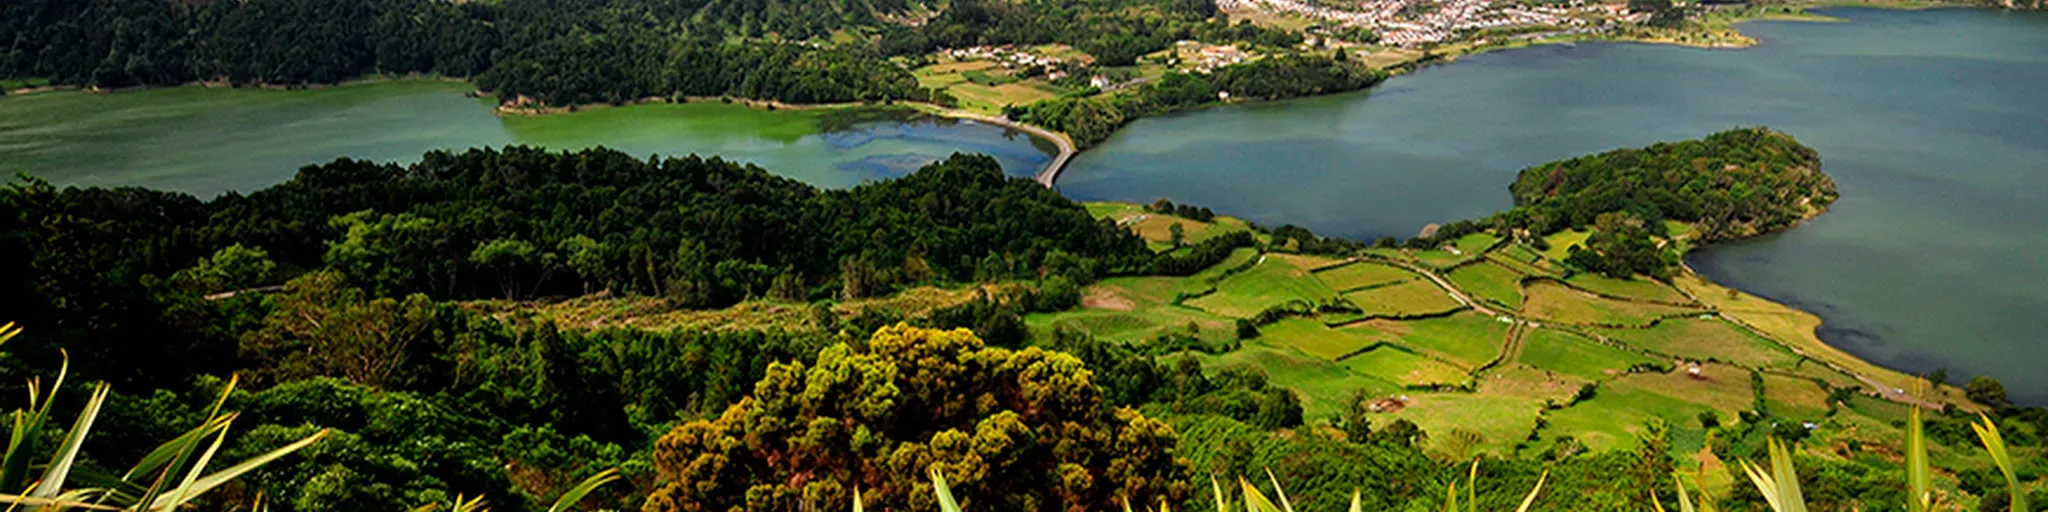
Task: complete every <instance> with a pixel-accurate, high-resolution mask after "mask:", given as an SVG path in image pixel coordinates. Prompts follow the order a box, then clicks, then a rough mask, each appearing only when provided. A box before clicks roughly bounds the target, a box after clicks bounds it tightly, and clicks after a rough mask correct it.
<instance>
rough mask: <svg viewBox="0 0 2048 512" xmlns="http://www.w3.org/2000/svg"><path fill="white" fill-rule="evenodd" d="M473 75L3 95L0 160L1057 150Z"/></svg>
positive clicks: (767, 161)
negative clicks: (476, 80) (582, 99)
mask: <svg viewBox="0 0 2048 512" xmlns="http://www.w3.org/2000/svg"><path fill="white" fill-rule="evenodd" d="M468 89H469V86H467V85H464V84H454V83H440V82H420V81H413V82H391V83H378V84H365V85H353V86H348V87H338V88H331V89H318V90H305V91H262V90H222V89H200V88H173V89H159V90H149V91H137V92H124V93H119V94H103V95H91V94H81V93H70V92H64V93H49V94H36V95H27V96H20V97H5V98H0V172H4V173H6V174H7V175H10V176H11V175H12V174H13V173H14V172H17V171H26V172H28V173H30V174H33V175H37V176H41V177H44V178H47V179H50V180H51V181H53V182H56V183H59V184H65V185H81V186H91V185H140V186H147V187H156V188H166V189H172V190H182V191H186V192H192V193H195V194H199V195H203V196H210V195H213V194H217V193H220V192H224V191H229V190H239V191H244V192H247V191H251V190H255V189H259V188H263V187H266V186H270V185H273V184H276V183H278V182H282V181H284V180H286V179H290V178H291V176H292V174H293V173H294V172H296V171H297V169H298V168H299V167H301V166H304V165H307V164H315V163H324V162H327V161H330V160H333V159H335V158H338V157H343V156H348V157H355V158H363V159H370V160H378V161H390V162H407V161H412V160H416V159H418V158H419V156H420V155H421V154H422V153H425V152H427V151H430V150H434V149H447V148H468V147H474V146H501V145H505V144H531V145H539V146H545V147H549V148H558V149H572V148H584V147H590V146H596V145H605V146H610V147H614V148H618V149H619V150H621V151H625V152H627V153H630V154H633V155H635V156H649V155H656V154H659V155H682V154H689V153H698V154H705V155H712V154H716V155H719V156H722V157H724V158H727V159H732V160H739V161H745V162H752V163H755V164H758V165H761V166H762V167H765V168H767V169H769V170H770V171H773V172H776V173H778V174H782V175H785V176H790V177H793V178H797V179H801V180H804V181H807V182H810V183H814V184H818V185H821V186H828V187H845V186H851V185H855V184H859V183H860V182H862V181H866V180H871V179H876V178H884V177H891V176H900V175H903V174H907V173H909V172H910V171H912V170H915V169H916V168H918V167H921V166H923V165H924V164H926V163H930V162H931V161H934V160H937V159H939V158H943V157H945V156H946V155H949V154H952V153H953V152H956V151H961V152H973V153H987V154H991V155H995V156H996V157H997V158H998V159H999V160H1001V161H1002V163H1003V167H1004V169H1005V170H1007V171H1009V172H1010V173H1012V174H1017V175H1030V174H1032V173H1034V172H1036V171H1037V170H1038V168H1039V167H1042V166H1044V164H1045V162H1047V161H1049V160H1050V159H1051V157H1050V156H1048V154H1047V152H1048V151H1049V150H1048V149H1044V148H1040V147H1038V145H1036V144H1035V143H1034V141H1032V140H1031V139H1030V138H1029V137H1028V136H1026V135H1024V134H1022V133H1019V132H1014V131H1010V130H1007V129H1004V128H1001V127H996V126H989V125H983V124H976V123H963V122H954V121H950V120H940V119H930V118H926V119H920V120H912V121H880V122H865V123H858V124H854V125H852V126H846V127H836V128H833V129H832V130H830V131H825V130H821V128H820V122H819V118H820V116H821V115H824V114H820V113H815V112H768V111H762V110H755V109H749V108H745V107H738V106H733V105H725V104H710V103H706V104H688V105H639V106H631V107H622V108H603V109H593V110H587V111H584V112H578V113H574V114H563V115H553V116H540V117H516V116H515V117H504V118H501V117H499V116H497V115H495V114H493V113H492V111H491V107H492V105H491V103H490V101H491V100H488V99H475V98H466V97H464V96H463V92H464V91H467V90H468Z"/></svg>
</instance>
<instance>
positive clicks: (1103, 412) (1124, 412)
mask: <svg viewBox="0 0 2048 512" xmlns="http://www.w3.org/2000/svg"><path fill="white" fill-rule="evenodd" d="M1174 441H1175V439H1174V434H1173V429H1172V428H1171V427H1168V426H1167V425H1166V424H1164V423H1160V422H1158V421H1155V420H1151V419H1147V418H1146V417H1145V416H1144V415H1142V414H1139V413H1138V412H1136V411H1134V410H1131V409H1128V408H1114V407H1111V406H1109V404H1108V403H1107V402H1106V401H1105V400H1104V398H1103V396H1102V393H1101V392H1100V391H1099V390H1098V389H1097V388H1096V386H1095V384H1094V382H1093V380H1092V378H1091V373H1090V372H1089V371H1087V370H1086V369H1085V368H1084V367H1083V366H1082V364H1081V362H1080V361H1079V360H1077V359H1075V358H1074V357H1073V356H1069V355H1066V354H1062V353H1058V352H1048V351H1044V350H1040V349H1035V348H1033V349H1025V350H1022V351H1010V350H1006V349H1000V348H987V347H984V346H982V343H981V340H980V339H978V338H976V337H975V336H974V335H973V334H972V333H969V332H967V331H960V330H956V331H935V330H928V329H920V328H911V327H892V328H886V329H883V330H881V331H880V332H877V333H875V336H874V338H873V339H871V340H869V341H868V342H867V343H866V346H864V347H856V346H851V345H836V346H833V347H828V348H826V349H825V350H824V351H823V352H822V353H820V354H819V356H818V359H817V363H816V364H814V365H804V364H787V365H775V366H773V367H771V368H769V370H768V374H767V376H766V377H764V378H763V379H762V380H761V382H760V383H758V384H756V385H755V387H754V394H753V396H750V397H747V398H745V399H742V400H741V401H740V402H739V403H738V404H735V405H734V406H733V407H732V408H731V409H727V410H726V412H725V414H724V415H722V416H720V417H719V418H718V419H716V420H710V421H696V422H691V423H687V424H684V425H683V426H681V427H678V428H676V429H675V431H673V432H671V433H669V434H668V435H666V436H663V437H662V438H661V441H660V442H659V443H657V444H656V446H655V456H654V460H655V464H656V465H657V467H659V468H660V469H661V472H662V476H663V477H664V479H665V480H667V481H668V482H669V483H668V484H667V485H665V486H663V487H662V488H661V489H660V490H657V491H656V492H655V493H654V494H653V495H652V496H651V498H650V499H649V500H648V503H647V506H646V507H644V510H650V511H670V510H676V511H702V510H731V509H734V508H744V509H748V510H784V509H795V508H802V507H803V506H804V505H817V504H834V503H848V502H850V501H851V499H852V488H853V487H859V488H860V489H861V490H862V494H863V496H864V497H865V498H867V499H868V500H869V501H870V502H872V503H880V504H887V505H885V506H883V507H882V508H892V509H894V508H898V507H902V508H906V509H909V510H936V509H937V503H936V502H935V501H934V499H933V497H932V495H931V493H929V492H928V491H927V490H926V489H927V488H928V487H927V485H928V484H927V482H928V480H927V479H926V477H925V473H926V471H928V470H938V471H941V472H944V473H945V474H946V476H947V479H948V480H949V481H950V482H953V484H954V489H955V490H956V491H958V492H959V494H960V495H961V496H966V497H969V498H967V499H968V500H969V502H968V503H963V505H966V506H974V505H975V504H978V505H979V507H980V508H986V509H1000V510H1062V511H1082V510H1103V509H1107V508H1110V507H1112V506H1115V504H1117V503H1119V501H1118V500H1119V499H1131V500H1135V501H1137V502H1139V503H1152V502H1156V501H1157V500H1159V499H1162V498H1164V499H1169V500H1178V499H1180V498H1181V497H1183V496H1185V495H1187V493H1188V490H1189V486H1188V483H1187V477H1186V474H1185V469H1184V466H1183V464H1184V463H1183V461H1181V460H1179V459H1178V458H1177V457H1176V455H1175V446H1174Z"/></svg>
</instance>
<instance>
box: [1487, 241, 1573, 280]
mask: <svg viewBox="0 0 2048 512" xmlns="http://www.w3.org/2000/svg"><path fill="white" fill-rule="evenodd" d="M1486 258H1487V259H1488V260H1492V261H1493V262H1495V263H1499V264H1501V265H1504V266H1506V267H1508V268H1511V269H1514V270H1515V271H1516V272H1521V273H1523V274H1528V275H1532V276H1551V277H1557V276H1558V275H1560V272H1559V268H1558V266H1557V264H1556V263H1555V262H1552V261H1550V260H1546V259H1543V255H1542V254H1539V253H1537V252H1536V250H1535V249H1531V248H1529V246H1526V245H1522V244H1513V245H1509V246H1507V247H1503V248H1501V249H1500V250H1496V251H1493V252H1490V253H1487V254H1486Z"/></svg>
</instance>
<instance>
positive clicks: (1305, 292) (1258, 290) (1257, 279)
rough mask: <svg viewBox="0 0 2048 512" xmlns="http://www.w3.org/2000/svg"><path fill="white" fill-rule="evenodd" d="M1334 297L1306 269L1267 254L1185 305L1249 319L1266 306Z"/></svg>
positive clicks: (1324, 300) (1325, 299) (1328, 299)
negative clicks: (1206, 293)
mask: <svg viewBox="0 0 2048 512" xmlns="http://www.w3.org/2000/svg"><path fill="white" fill-rule="evenodd" d="M1336 296H1337V294H1336V292H1333V291H1331V290H1330V288H1329V287H1327V286H1323V282H1322V281H1319V280H1317V279H1316V278H1315V276H1313V275H1310V274H1309V273H1308V271H1307V270H1303V269H1301V268H1298V267H1295V266H1294V265H1290V264H1288V263H1287V262H1286V261H1283V260H1280V259H1279V258H1273V257H1266V258H1265V259H1264V261H1262V262H1260V263H1258V264H1256V265H1253V266H1252V267H1251V268H1250V269H1247V270H1245V271H1243V272H1239V273H1237V274H1234V275H1231V276H1230V277H1228V278H1224V279H1223V280H1222V281H1220V282H1218V283H1216V293H1212V294H1209V295H1207V296H1204V297H1202V298H1198V299H1195V300H1191V301H1187V302H1186V304H1187V305H1190V306H1194V307H1197V308H1201V309H1203V310H1205V311H1209V312H1211V313H1216V314H1219V315H1223V316H1228V317H1234V318H1250V317H1252V316H1254V315H1257V314H1258V313H1259V312H1260V311H1264V310H1265V309H1266V308H1268V307H1272V306H1274V305H1278V304H1283V303H1286V302H1287V301H1291V300H1306V301H1311V302H1318V303H1321V302H1329V301H1330V300H1331V299H1333V298H1335V297H1336Z"/></svg>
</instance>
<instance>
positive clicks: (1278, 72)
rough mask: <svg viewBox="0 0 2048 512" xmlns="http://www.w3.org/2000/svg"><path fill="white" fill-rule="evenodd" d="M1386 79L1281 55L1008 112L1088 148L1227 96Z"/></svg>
mask: <svg viewBox="0 0 2048 512" xmlns="http://www.w3.org/2000/svg"><path fill="white" fill-rule="evenodd" d="M1385 78H1386V75H1385V74H1384V72H1381V71H1378V70H1372V69H1366V68H1363V67H1359V66H1354V65H1350V64H1346V63H1344V62H1341V61H1338V60H1335V59H1331V58H1329V57H1317V56H1298V55H1297V56H1280V57H1272V58H1267V59H1262V60H1258V61H1254V62H1250V63H1245V64H1238V65H1233V66H1225V67H1223V68H1219V69H1217V70H1216V71H1215V72H1214V73H1212V74H1208V75H1200V74H1187V73H1167V74H1166V76H1164V77H1161V78H1160V79H1159V80H1158V81H1156V82H1153V83H1149V84H1146V85H1143V86H1139V87H1138V88H1137V89H1136V90H1135V91H1134V92H1133V93H1131V94H1114V95H1106V96H1064V97H1059V98H1054V99H1048V100H1043V101H1039V102H1037V103H1032V104H1030V105H1023V106H1011V107H1010V108H1008V109H1006V111H1005V112H1004V113H1005V114H1007V115H1009V116H1010V117H1011V118H1014V119H1017V120H1020V121H1023V122H1026V123H1031V124H1034V125H1038V126H1043V127H1047V128H1051V129H1054V130H1059V131H1063V132H1066V133H1067V134H1068V135H1070V136H1072V137H1073V138H1074V142H1075V143H1076V144H1079V145H1080V146H1082V147H1088V146H1092V145H1094V144H1096V143H1100V142H1102V141H1103V140H1106V139H1108V138H1109V136H1110V134H1112V133H1115V132H1116V130H1117V129H1118V128H1122V127H1123V125H1124V124H1126V123H1129V122H1131V121H1134V120H1137V119H1138V118H1140V117H1144V116H1148V115H1157V114H1161V113H1166V112H1172V111H1176V110H1183V109H1188V108H1193V107H1197V106H1201V105H1206V104H1211V103H1215V102H1218V101H1221V99H1223V98H1245V99H1267V100H1271V99H1281V98H1295V97H1302V96H1311V95H1317V94H1332V93H1338V92H1348V91H1355V90H1359V89H1364V88H1367V87H1371V86H1372V85H1373V84H1377V83H1379V82H1380V80H1383V79H1385Z"/></svg>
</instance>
